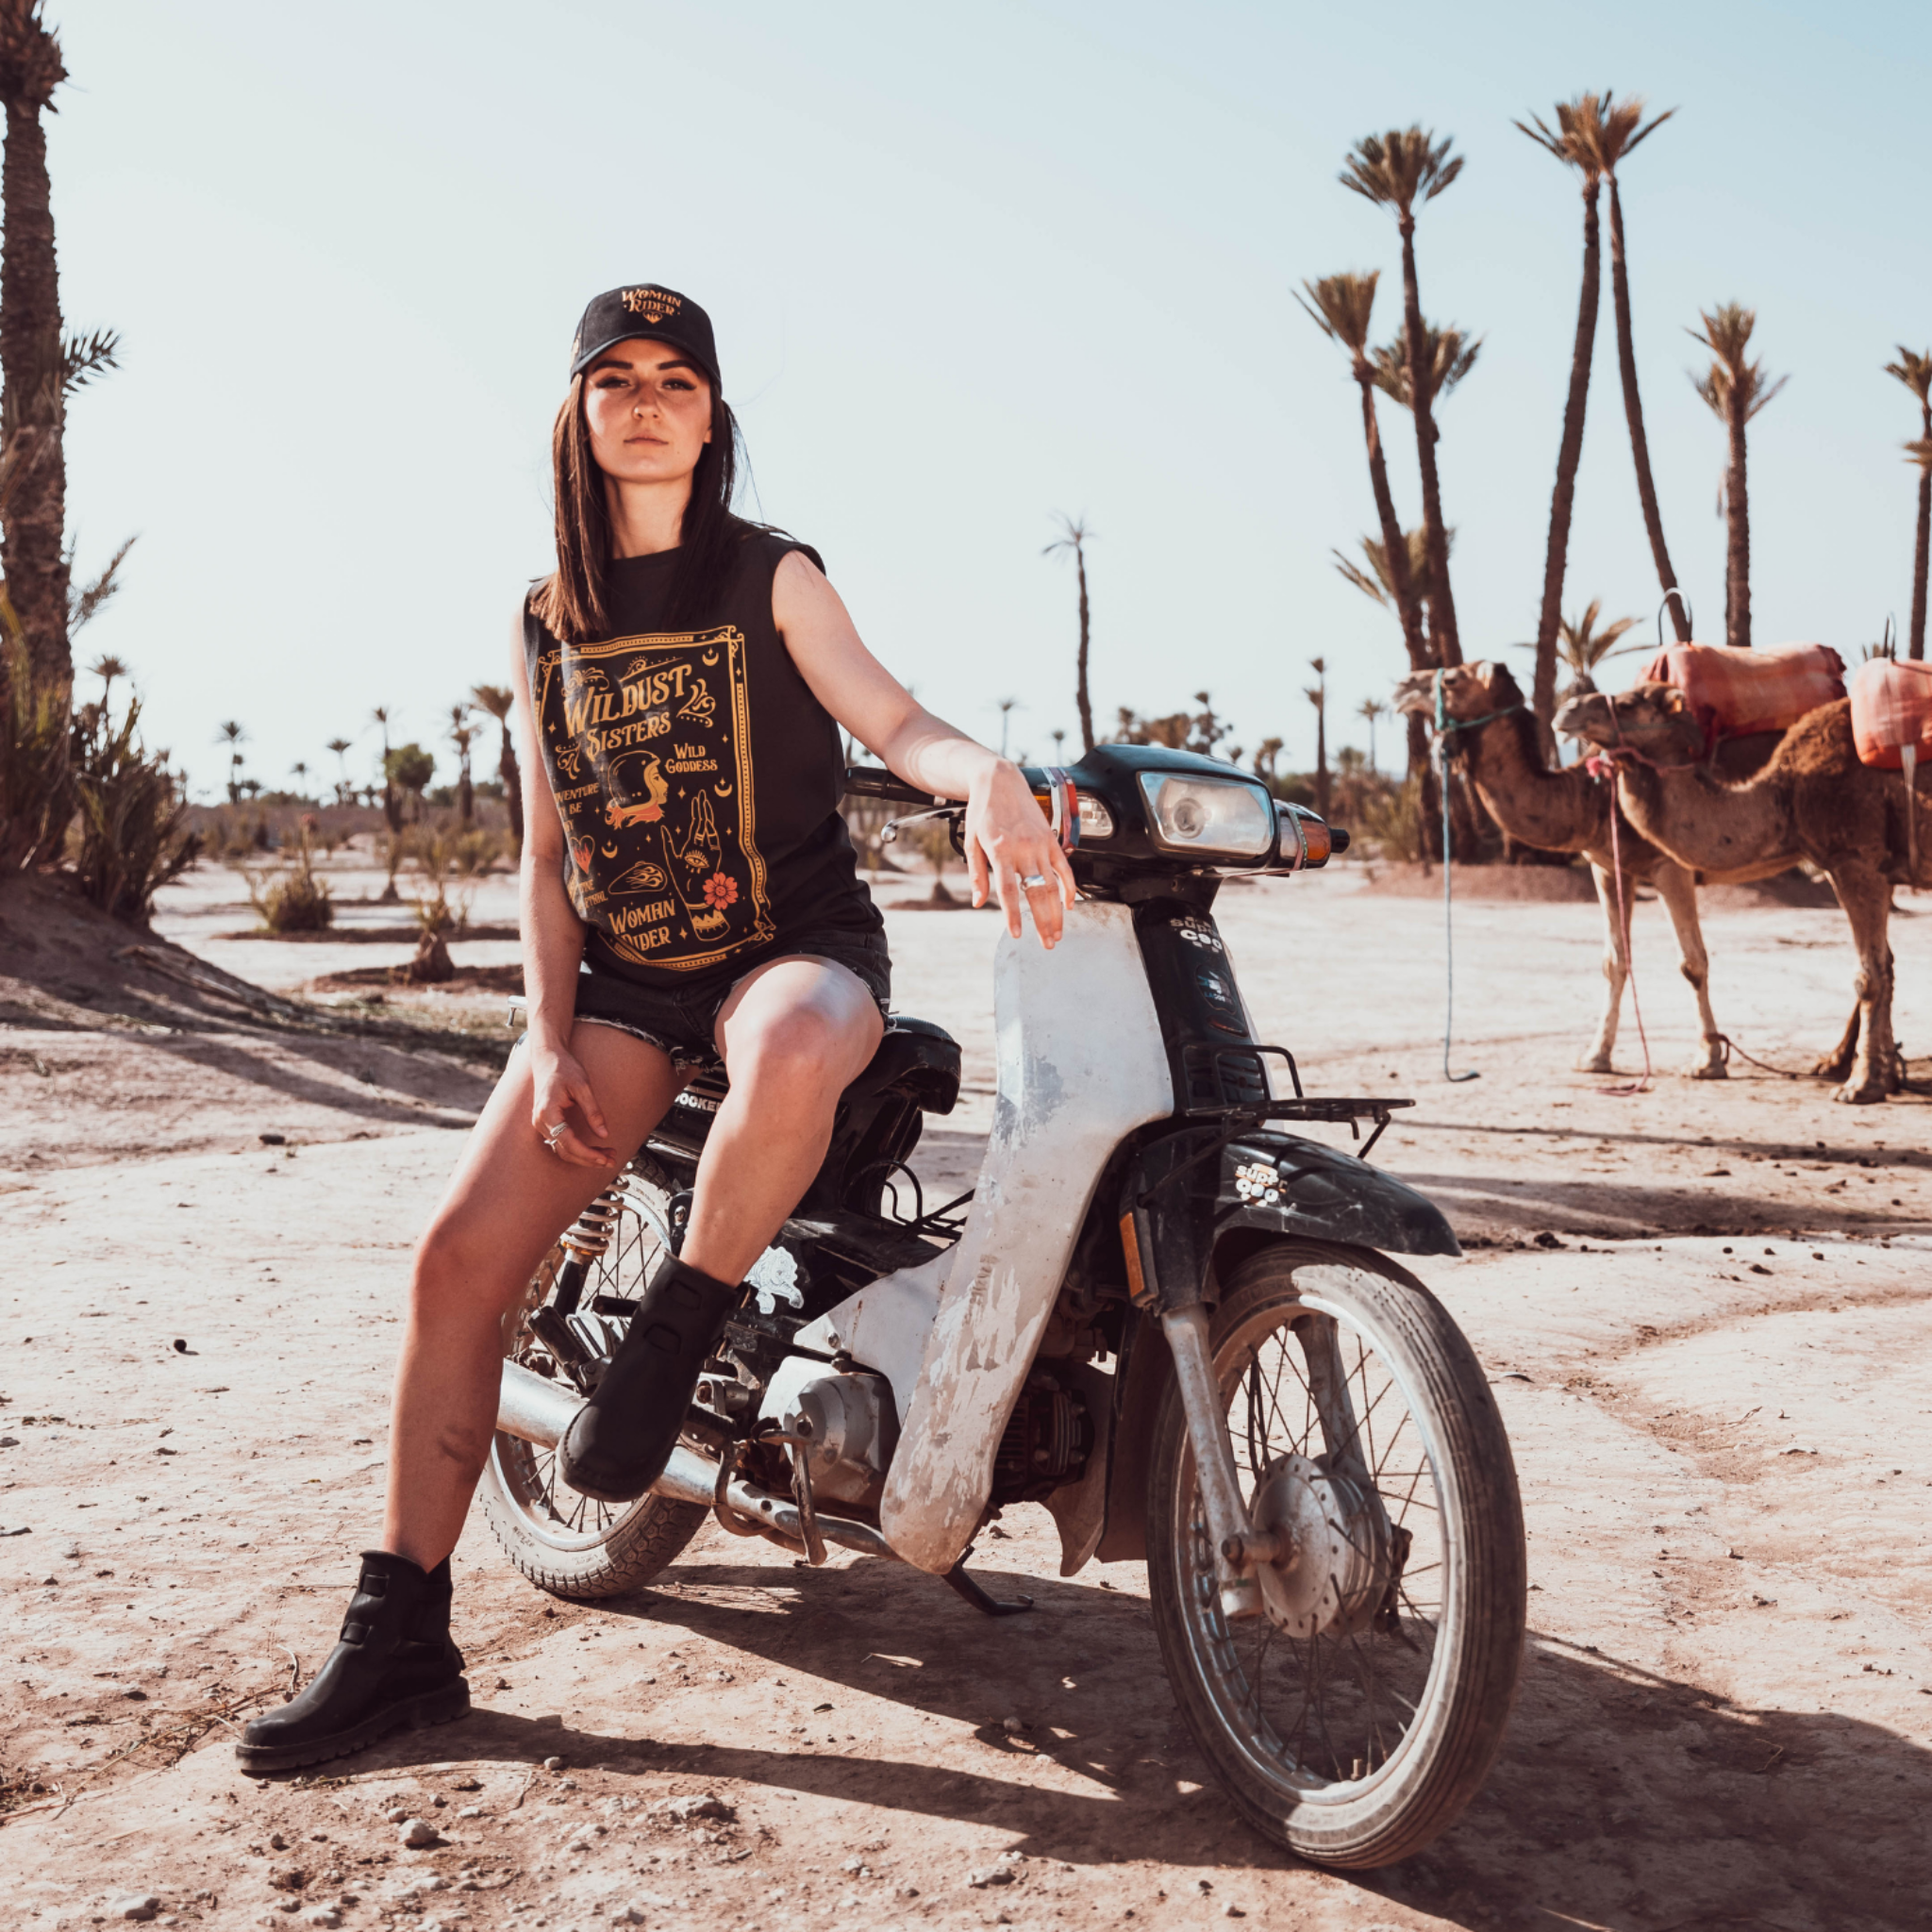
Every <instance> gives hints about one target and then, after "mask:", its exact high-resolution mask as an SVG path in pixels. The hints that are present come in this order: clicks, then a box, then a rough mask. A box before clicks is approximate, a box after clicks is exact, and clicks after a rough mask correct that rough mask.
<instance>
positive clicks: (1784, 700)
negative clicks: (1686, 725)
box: [1640, 644, 1845, 754]
mask: <svg viewBox="0 0 1932 1932" xmlns="http://www.w3.org/2000/svg"><path fill="white" fill-rule="evenodd" d="M1844 678H1845V663H1844V659H1843V658H1840V656H1839V654H1838V653H1837V652H1836V651H1834V650H1833V649H1832V648H1831V646H1830V645H1829V644H1772V645H1769V646H1768V647H1767V648H1766V649H1764V650H1761V651H1740V650H1736V649H1734V648H1733V647H1732V646H1730V645H1728V644H1670V645H1667V646H1666V647H1665V648H1664V649H1663V650H1661V651H1659V652H1658V653H1657V656H1656V657H1655V658H1652V659H1651V660H1650V663H1649V665H1648V666H1647V667H1646V669H1645V671H1644V673H1643V676H1642V678H1641V680H1640V681H1641V682H1642V683H1645V684H1674V685H1675V686H1676V687H1677V689H1678V690H1679V691H1682V692H1683V693H1684V695H1685V697H1686V698H1687V699H1688V700H1689V702H1690V706H1691V716H1692V717H1693V718H1695V719H1696V721H1697V723H1698V724H1699V725H1700V726H1701V727H1702V729H1703V732H1704V748H1705V751H1706V753H1707V754H1708V753H1710V752H1712V751H1714V750H1715V749H1716V748H1717V745H1718V742H1719V741H1720V740H1722V739H1726V738H1742V737H1744V736H1745V735H1746V734H1747V733H1749V732H1753V731H1789V730H1790V727H1791V726H1792V725H1793V724H1796V723H1797V722H1798V720H1799V719H1800V718H1802V717H1804V716H1805V714H1806V713H1807V711H1815V710H1816V709H1817V708H1818V707H1819V706H1820V705H1828V704H1831V703H1833V702H1834V701H1835V700H1837V699H1839V698H1841V697H1843V696H1844V694H1845V683H1844Z"/></svg>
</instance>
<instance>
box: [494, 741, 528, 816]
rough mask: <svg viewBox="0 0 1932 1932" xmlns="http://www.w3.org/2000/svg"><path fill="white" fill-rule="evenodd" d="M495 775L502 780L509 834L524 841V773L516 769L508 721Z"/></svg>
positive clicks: (497, 755)
mask: <svg viewBox="0 0 1932 1932" xmlns="http://www.w3.org/2000/svg"><path fill="white" fill-rule="evenodd" d="M496 775H497V776H498V777H499V778H501V779H502V780H503V802H504V804H506V805H507V806H508V807H509V829H510V836H511V838H513V839H514V840H515V841H517V843H518V844H519V845H521V844H522V843H523V842H524V774H523V773H522V772H520V771H519V770H518V769H517V748H516V746H515V745H514V744H512V743H511V742H510V737H509V721H508V719H507V718H506V719H505V720H504V724H503V748H502V749H501V750H500V751H499V752H498V753H497V754H496Z"/></svg>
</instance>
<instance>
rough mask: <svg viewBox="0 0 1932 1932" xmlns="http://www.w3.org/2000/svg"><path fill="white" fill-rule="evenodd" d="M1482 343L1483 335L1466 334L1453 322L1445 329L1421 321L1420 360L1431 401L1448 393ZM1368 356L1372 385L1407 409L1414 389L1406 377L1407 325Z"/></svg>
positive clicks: (1470, 366) (1480, 350) (1471, 363)
mask: <svg viewBox="0 0 1932 1932" xmlns="http://www.w3.org/2000/svg"><path fill="white" fill-rule="evenodd" d="M1482 346H1483V339H1482V337H1480V336H1474V337H1465V336H1464V335H1463V333H1462V331H1461V330H1460V329H1459V328H1457V326H1456V325H1455V324H1454V323H1451V324H1450V325H1449V326H1448V327H1447V328H1438V327H1437V326H1436V325H1435V324H1434V323H1424V325H1423V361H1424V364H1425V365H1426V367H1427V369H1428V371H1429V396H1430V399H1431V401H1432V403H1433V402H1434V401H1437V400H1440V399H1441V397H1443V396H1445V395H1447V394H1448V393H1449V391H1451V390H1452V389H1454V388H1455V387H1456V385H1457V383H1459V382H1460V381H1461V380H1462V378H1463V377H1464V376H1465V375H1468V374H1469V372H1470V371H1471V370H1472V369H1474V367H1475V358H1476V357H1477V356H1478V355H1480V354H1481V353H1482ZM1369 358H1370V360H1371V361H1372V362H1373V363H1374V371H1375V375H1374V382H1375V387H1376V388H1377V389H1378V390H1380V391H1382V393H1383V394H1384V395H1385V396H1388V397H1389V398H1391V400H1392V401H1394V402H1398V403H1400V404H1401V405H1402V407H1403V408H1405V409H1407V408H1409V407H1410V403H1409V398H1410V397H1411V396H1412V395H1414V393H1415V390H1414V387H1413V385H1412V384H1411V383H1410V381H1409V378H1408V328H1407V325H1406V324H1405V325H1404V326H1403V331H1402V333H1401V334H1400V335H1399V336H1397V337H1396V339H1395V340H1394V341H1392V342H1389V343H1386V344H1384V345H1383V346H1382V347H1381V348H1379V349H1372V350H1371V351H1370V352H1369Z"/></svg>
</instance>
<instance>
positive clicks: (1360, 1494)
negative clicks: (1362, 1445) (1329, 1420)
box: [1250, 1456, 1394, 1639]
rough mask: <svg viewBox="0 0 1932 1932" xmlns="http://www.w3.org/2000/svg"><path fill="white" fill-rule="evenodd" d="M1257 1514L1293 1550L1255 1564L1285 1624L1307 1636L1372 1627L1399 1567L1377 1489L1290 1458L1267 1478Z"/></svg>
mask: <svg viewBox="0 0 1932 1932" xmlns="http://www.w3.org/2000/svg"><path fill="white" fill-rule="evenodd" d="M1250 1516H1251V1519H1252V1521H1253V1523H1254V1524H1255V1527H1256V1528H1257V1530H1261V1531H1264V1532H1267V1533H1271V1534H1272V1535H1273V1536H1274V1539H1275V1543H1276V1547H1277V1548H1280V1549H1282V1550H1285V1551H1286V1553H1287V1554H1286V1555H1284V1556H1283V1557H1281V1558H1280V1559H1279V1560H1278V1561H1276V1562H1271V1563H1259V1564H1257V1565H1256V1567H1255V1576H1256V1579H1257V1581H1258V1582H1259V1584H1260V1586H1261V1603H1262V1607H1263V1608H1264V1609H1265V1610H1266V1612H1267V1614H1268V1617H1269V1620H1270V1621H1271V1622H1272V1623H1273V1624H1274V1625H1275V1627H1276V1628H1277V1629H1279V1630H1281V1631H1283V1632H1285V1633H1286V1634H1287V1635H1288V1636H1290V1637H1294V1638H1304V1639H1306V1638H1310V1637H1337V1638H1340V1637H1351V1636H1353V1635H1355V1633H1356V1632H1357V1631H1359V1630H1364V1629H1366V1628H1367V1627H1368V1625H1369V1622H1370V1620H1371V1619H1372V1618H1373V1617H1374V1614H1375V1611H1376V1608H1377V1607H1378V1606H1379V1605H1380V1604H1381V1602H1382V1599H1383V1597H1384V1595H1385V1594H1386V1593H1387V1591H1388V1588H1389V1579H1390V1577H1391V1574H1393V1570H1394V1562H1393V1539H1392V1537H1391V1533H1390V1527H1389V1517H1388V1512H1387V1511H1386V1510H1384V1508H1383V1507H1382V1501H1381V1498H1380V1497H1379V1496H1378V1495H1377V1494H1376V1493H1375V1491H1374V1490H1373V1489H1371V1488H1369V1487H1368V1486H1366V1485H1364V1484H1363V1483H1361V1482H1358V1481H1357V1480H1356V1479H1355V1478H1354V1477H1352V1476H1346V1475H1341V1474H1336V1473H1335V1472H1334V1471H1332V1470H1328V1469H1324V1467H1323V1466H1322V1464H1321V1462H1319V1461H1316V1460H1314V1459H1312V1458H1310V1457H1307V1456H1284V1457H1281V1458H1280V1460H1279V1461H1277V1462H1275V1463H1274V1465H1273V1466H1272V1467H1271V1468H1270V1469H1269V1470H1268V1472H1267V1474H1265V1475H1264V1476H1263V1477H1262V1478H1261V1481H1260V1483H1259V1485H1258V1486H1257V1489H1256V1491H1255V1495H1254V1500H1253V1503H1252V1504H1251V1505H1250Z"/></svg>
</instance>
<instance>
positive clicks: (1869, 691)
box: [1852, 658, 1932, 772]
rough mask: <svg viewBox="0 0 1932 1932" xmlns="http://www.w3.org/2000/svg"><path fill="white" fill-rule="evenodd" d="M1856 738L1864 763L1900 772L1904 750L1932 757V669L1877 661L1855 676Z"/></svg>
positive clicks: (1905, 660)
mask: <svg viewBox="0 0 1932 1932" xmlns="http://www.w3.org/2000/svg"><path fill="white" fill-rule="evenodd" d="M1852 737H1853V738H1854V740H1856V741H1857V746H1858V758H1859V760H1860V761H1861V762H1862V763H1864V764H1868V765H1876V766H1878V767H1879V768H1880V769H1881V770H1883V771H1887V772H1896V771H1898V770H1900V769H1901V768H1902V767H1903V765H1904V764H1905V759H1904V758H1901V757H1900V756H1899V753H1900V748H1901V747H1902V746H1904V745H1907V744H1915V745H1917V746H1918V748H1919V756H1920V757H1921V758H1927V757H1932V664H1926V663H1921V662H1916V661H1914V660H1913V659H1911V658H1896V659H1895V658H1871V659H1869V660H1868V661H1867V662H1865V663H1863V664H1860V665H1859V666H1858V668H1857V670H1856V671H1855V672H1853V673H1852Z"/></svg>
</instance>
